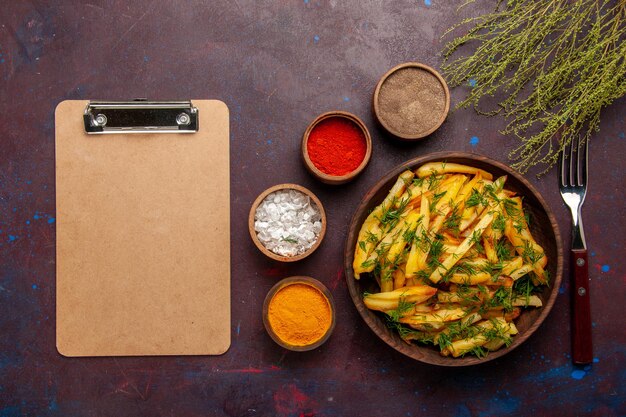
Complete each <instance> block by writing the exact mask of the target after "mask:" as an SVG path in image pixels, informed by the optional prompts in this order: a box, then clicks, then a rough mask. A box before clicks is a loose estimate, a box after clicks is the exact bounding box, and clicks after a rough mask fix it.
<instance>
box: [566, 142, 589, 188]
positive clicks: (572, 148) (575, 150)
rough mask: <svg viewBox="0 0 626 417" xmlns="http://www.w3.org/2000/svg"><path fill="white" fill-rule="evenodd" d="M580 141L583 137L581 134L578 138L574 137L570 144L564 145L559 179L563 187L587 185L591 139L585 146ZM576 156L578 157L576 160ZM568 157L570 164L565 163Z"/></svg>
mask: <svg viewBox="0 0 626 417" xmlns="http://www.w3.org/2000/svg"><path fill="white" fill-rule="evenodd" d="M580 142H581V137H580V135H579V136H578V138H577V139H575V138H573V139H572V140H571V142H570V143H569V144H565V145H564V146H563V151H562V152H561V157H560V158H559V181H560V183H561V186H563V187H575V186H579V187H586V186H587V166H588V161H589V140H585V143H584V145H583V146H581V144H580ZM568 148H569V150H568ZM574 157H576V159H575V160H574ZM566 158H568V159H569V164H566V163H565V159H566ZM574 161H576V162H574Z"/></svg>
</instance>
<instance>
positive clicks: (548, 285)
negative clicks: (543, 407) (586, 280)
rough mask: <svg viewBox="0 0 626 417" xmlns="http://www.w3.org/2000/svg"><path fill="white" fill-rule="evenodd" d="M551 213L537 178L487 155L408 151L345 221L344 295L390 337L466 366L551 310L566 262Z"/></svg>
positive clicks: (411, 352) (505, 348) (510, 343)
mask: <svg viewBox="0 0 626 417" xmlns="http://www.w3.org/2000/svg"><path fill="white" fill-rule="evenodd" d="M562 264H563V254H562V246H561V238H560V234H559V230H558V226H557V223H556V220H555V218H554V216H553V214H552V213H551V211H550V209H549V207H548V205H547V204H546V202H545V201H544V199H543V198H542V197H541V195H540V194H539V193H538V192H537V190H535V188H534V187H533V186H532V185H531V184H530V183H529V182H528V181H527V180H526V179H525V178H524V177H522V176H521V175H520V174H518V173H516V172H515V171H513V170H512V169H511V168H509V167H508V166H506V165H504V164H501V163H499V162H497V161H494V160H491V159H489V158H486V157H483V156H479V155H474V154H467V153H459V152H441V153H435V154H430V155H427V156H424V157H420V158H416V159H413V160H410V161H408V162H406V163H404V164H402V165H400V166H398V167H397V168H395V169H394V170H392V171H391V172H390V173H389V174H387V175H386V176H385V177H384V178H382V179H381V180H380V181H379V182H378V183H377V184H376V185H375V186H374V187H373V188H372V189H371V190H370V191H369V192H368V193H367V194H366V195H365V197H364V198H363V200H362V201H361V203H360V205H359V207H358V208H357V211H356V213H355V214H354V216H353V218H352V222H351V224H350V229H349V234H348V239H347V243H346V250H345V272H346V281H347V284H348V289H349V291H350V296H351V298H352V300H353V301H354V304H355V306H356V307H357V310H358V311H359V313H360V314H361V316H362V317H363V319H364V320H365V322H366V323H367V324H368V326H369V327H370V328H371V329H372V330H373V331H374V332H375V333H376V334H377V335H378V336H379V337H380V338H381V339H382V340H383V341H385V342H386V343H387V344H389V345H390V346H391V347H393V348H394V349H396V350H398V351H400V352H401V353H403V354H405V355H407V356H409V357H411V358H414V359H417V360H420V361H422V362H426V363H430V364H435V365H444V366H466V365H473V364H478V363H483V362H486V361H489V360H492V359H495V358H498V357H500V356H502V355H504V354H506V353H508V352H510V351H511V350H513V349H515V348H516V347H517V346H519V345H520V344H521V343H523V342H524V341H525V340H526V339H528V338H529V337H530V335H531V334H532V333H533V332H534V331H535V330H536V329H537V328H538V327H539V325H540V324H541V323H542V322H543V320H544V319H545V318H546V317H547V315H548V313H549V312H550V310H551V308H552V306H553V304H554V301H555V299H556V296H557V294H558V288H559V285H560V282H561V276H562V272H563V265H562Z"/></svg>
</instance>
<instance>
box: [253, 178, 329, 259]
mask: <svg viewBox="0 0 626 417" xmlns="http://www.w3.org/2000/svg"><path fill="white" fill-rule="evenodd" d="M280 190H296V191H300V192H301V193H304V194H306V195H307V196H308V197H309V198H311V200H313V202H314V203H315V204H316V205H317V207H318V209H319V211H320V216H321V222H322V230H320V233H319V235H318V236H317V240H316V241H315V243H314V244H313V246H311V248H309V249H308V250H307V251H306V252H304V253H301V254H299V255H295V256H283V255H279V254H277V253H274V252H272V251H271V250H269V249H267V248H266V247H265V245H263V243H262V242H261V241H260V240H259V237H258V236H257V233H256V230H254V217H255V214H256V210H257V208H258V207H259V205H260V204H261V202H262V201H263V200H265V198H266V197H267V196H268V195H270V194H271V193H273V192H275V191H280ZM248 231H249V232H250V237H251V238H252V241H253V242H254V244H255V246H256V247H257V248H258V249H259V250H260V251H261V252H262V253H263V254H264V255H265V256H267V257H269V258H271V259H274V260H276V261H280V262H295V261H299V260H301V259H304V258H306V257H307V256H309V255H310V254H312V253H313V252H315V251H316V250H317V248H318V247H319V245H320V244H321V243H322V240H323V239H324V236H325V235H326V211H325V210H324V206H323V205H322V202H321V201H320V199H319V198H317V196H316V195H315V194H314V193H313V192H312V191H311V190H309V189H308V188H306V187H303V186H301V185H298V184H293V183H284V184H276V185H273V186H271V187H269V188H267V189H265V190H264V191H263V192H262V193H261V194H259V196H258V197H257V198H256V199H255V200H254V202H253V203H252V206H251V207H250V213H249V215H248Z"/></svg>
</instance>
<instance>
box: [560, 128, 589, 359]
mask: <svg viewBox="0 0 626 417" xmlns="http://www.w3.org/2000/svg"><path fill="white" fill-rule="evenodd" d="M574 142H576V143H574ZM567 148H568V146H567V145H564V146H563V152H562V153H561V158H560V159H559V191H560V192H561V197H563V201H565V204H566V205H567V206H568V207H569V209H570V211H571V212H572V249H571V251H570V260H571V264H572V271H573V275H574V276H573V281H572V283H571V285H573V290H572V309H573V314H572V360H573V362H574V363H575V364H588V363H591V362H592V361H593V347H592V340H591V303H590V300H589V269H588V264H587V245H586V243H585V232H584V231H583V222H582V217H581V208H582V206H583V202H584V201H585V195H586V194H587V176H588V175H587V171H588V168H587V166H588V162H589V141H588V140H586V141H585V145H584V148H583V149H581V146H580V136H579V137H578V140H574V139H572V141H571V143H570V145H569V152H568V150H567ZM568 154H569V155H568ZM566 159H569V161H566Z"/></svg>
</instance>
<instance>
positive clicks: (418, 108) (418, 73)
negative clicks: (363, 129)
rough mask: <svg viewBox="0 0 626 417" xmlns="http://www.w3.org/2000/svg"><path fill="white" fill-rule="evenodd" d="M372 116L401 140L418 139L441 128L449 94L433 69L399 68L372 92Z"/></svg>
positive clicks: (420, 66) (418, 66) (408, 65)
mask: <svg viewBox="0 0 626 417" xmlns="http://www.w3.org/2000/svg"><path fill="white" fill-rule="evenodd" d="M373 106H374V115H375V116H376V119H377V120H378V122H379V123H380V124H381V126H382V127H383V128H384V129H385V130H387V132H389V133H391V134H392V135H393V136H395V137H397V138H398V139H401V140H407V141H410V140H418V139H422V138H424V137H426V136H428V135H430V134H431V133H433V132H434V131H435V130H437V129H438V128H439V126H441V124H442V123H443V122H444V120H445V119H446V117H447V115H448V111H449V110H450V91H449V90H448V85H447V84H446V82H445V80H444V79H443V77H442V76H441V75H440V74H439V73H438V72H437V71H436V70H434V69H433V68H431V67H429V66H427V65H424V64H420V63H417V62H407V63H404V64H400V65H398V66H396V67H394V68H392V69H390V70H389V71H387V73H386V74H385V75H383V76H382V78H381V79H380V81H379V82H378V85H376V89H375V90H374V100H373Z"/></svg>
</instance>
